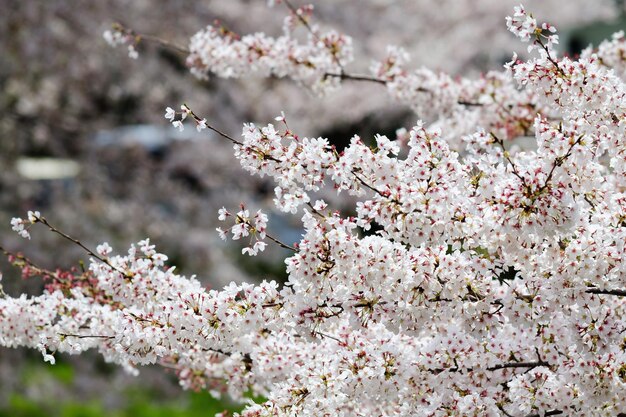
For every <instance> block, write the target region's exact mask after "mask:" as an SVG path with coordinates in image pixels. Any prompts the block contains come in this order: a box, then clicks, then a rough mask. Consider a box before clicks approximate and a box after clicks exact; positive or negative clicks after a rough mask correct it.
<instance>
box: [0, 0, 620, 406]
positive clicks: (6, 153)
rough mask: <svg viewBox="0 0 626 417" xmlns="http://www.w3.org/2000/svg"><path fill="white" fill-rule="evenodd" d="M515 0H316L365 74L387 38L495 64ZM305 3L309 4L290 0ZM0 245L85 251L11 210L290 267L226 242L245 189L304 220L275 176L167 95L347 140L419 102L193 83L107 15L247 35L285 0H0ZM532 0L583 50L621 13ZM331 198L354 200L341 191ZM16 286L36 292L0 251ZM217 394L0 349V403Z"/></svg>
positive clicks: (182, 256)
mask: <svg viewBox="0 0 626 417" xmlns="http://www.w3.org/2000/svg"><path fill="white" fill-rule="evenodd" d="M518 3H519V1H518V0H516V1H509V0H506V1H502V0H440V1H438V2H436V4H435V2H432V1H430V0H417V1H415V0H413V1H409V0H400V1H391V0H361V1H358V2H357V1H356V0H333V1H317V2H315V13H314V16H315V23H319V24H320V25H322V26H328V27H334V28H336V29H338V30H339V31H342V32H345V33H347V34H348V35H350V36H352V37H353V38H354V46H355V55H356V61H355V63H354V65H353V66H352V67H351V68H350V70H351V72H358V73H364V72H367V70H368V67H369V65H370V63H371V61H372V60H373V59H376V58H382V57H383V56H384V53H385V49H386V46H387V45H389V44H393V45H400V46H403V47H405V48H406V49H407V50H409V51H410V52H411V56H412V61H413V65H414V66H415V67H419V66H427V67H430V68H434V69H439V70H443V71H447V72H450V73H452V74H455V75H464V76H479V75H480V73H481V72H484V71H487V70H489V69H498V68H500V67H501V65H502V64H503V63H504V62H506V61H508V60H510V57H511V55H512V53H513V51H517V52H518V53H520V54H521V55H523V53H524V51H525V47H524V45H520V44H519V43H518V42H517V41H516V40H515V38H514V37H513V36H512V35H510V34H509V33H508V32H507V31H506V26H505V21H504V17H505V16H506V15H507V14H510V13H511V11H512V8H513V6H514V5H517V4H518ZM294 4H297V5H300V4H303V2H296V1H294ZM0 6H2V8H1V9H2V13H1V14H0V244H1V245H3V246H4V247H6V248H8V249H9V250H11V251H15V252H19V251H21V252H23V253H25V254H26V255H28V256H29V257H30V258H32V259H33V260H34V261H36V262H37V263H38V264H40V265H42V266H45V267H47V268H51V269H54V268H56V267H61V268H69V267H71V266H75V265H77V263H78V261H79V260H81V259H83V260H85V259H86V258H87V257H86V256H85V254H84V253H82V252H81V250H80V249H79V248H77V247H76V246H73V245H71V244H68V243H66V242H63V241H61V240H60V239H59V238H58V237H57V236H54V235H52V234H50V233H48V232H46V231H45V230H44V229H43V228H35V229H34V230H33V233H32V235H33V239H32V240H31V241H24V240H22V239H21V238H19V237H18V236H16V235H15V234H14V233H12V232H11V230H10V225H9V221H10V219H11V217H14V216H24V215H25V213H26V211H27V210H40V211H41V212H42V213H43V214H44V215H45V216H46V217H47V218H48V219H49V220H50V221H51V222H52V223H53V224H55V225H57V226H58V227H59V228H60V229H62V230H64V231H65V232H67V233H69V234H71V235H72V236H75V237H77V238H79V239H80V240H81V241H83V242H84V243H85V244H87V245H88V246H90V247H95V245H96V244H98V243H100V242H103V241H108V242H109V243H110V244H111V245H112V246H113V247H114V248H115V250H117V251H120V252H124V251H125V250H126V248H127V247H128V245H129V244H131V243H132V242H136V241H138V240H140V239H143V238H145V237H150V238H151V239H152V241H153V242H155V243H156V244H157V248H158V249H159V251H161V252H163V253H166V254H167V255H168V256H169V258H170V263H171V264H173V265H176V266H177V268H178V270H179V272H180V273H182V274H187V275H191V274H197V275H198V277H199V278H200V279H201V280H203V282H205V283H206V285H207V286H208V287H213V288H219V287H221V286H223V285H224V284H226V283H228V282H230V281H232V280H235V281H243V280H248V281H251V280H252V281H253V280H260V279H263V278H269V279H278V280H281V279H284V278H285V276H284V275H285V274H284V264H283V259H284V257H285V255H286V253H284V252H282V250H280V249H279V248H273V249H271V250H270V251H269V252H268V254H267V256H263V257H260V258H258V259H257V258H249V257H247V256H246V257H243V256H241V247H240V246H237V245H232V244H226V243H224V242H222V241H220V240H219V238H218V236H217V233H216V232H215V227H217V226H219V225H218V222H217V210H218V209H219V208H220V207H222V206H225V207H227V208H229V209H234V208H236V207H237V206H238V204H239V203H240V202H245V203H246V205H247V206H248V207H249V208H251V209H258V208H263V209H264V210H267V211H268V212H269V213H270V225H269V230H270V231H271V233H272V234H274V235H277V236H279V237H280V238H281V239H282V240H284V241H285V242H287V243H293V242H294V241H297V240H298V238H299V234H300V229H299V221H298V219H297V218H285V217H282V216H281V215H280V214H279V213H278V212H276V210H275V209H273V208H272V205H271V200H272V197H273V191H272V190H273V188H274V185H273V184H271V183H269V182H267V181H264V180H263V179H259V178H252V177H250V176H249V175H248V174H246V173H244V172H243V171H242V170H241V169H240V167H239V164H238V163H237V162H236V160H235V159H234V157H233V155H232V146H231V145H230V144H229V143H227V142H225V141H223V140H221V139H220V138H219V137H214V136H212V135H211V134H210V133H206V131H204V132H203V133H202V134H197V133H196V132H195V130H194V129H193V128H189V129H186V130H185V131H184V132H182V133H178V132H176V131H175V130H174V129H173V128H172V127H171V126H170V125H169V124H168V123H167V121H166V120H165V119H164V118H163V114H164V109H165V107H167V106H171V107H178V106H180V104H182V103H183V102H186V103H188V104H189V105H190V107H191V108H192V109H193V110H194V111H195V112H196V113H197V114H198V115H201V117H206V118H207V120H208V121H209V123H210V124H212V125H214V126H216V127H218V128H220V129H222V130H223V131H225V132H228V133H229V134H231V135H232V136H235V137H238V136H239V135H240V132H241V126H242V123H244V122H251V121H252V122H258V123H268V122H271V121H272V120H273V117H275V116H276V115H278V114H280V112H281V111H285V113H286V114H287V117H288V121H289V125H290V127H291V128H292V130H294V131H295V132H296V133H298V134H299V135H300V136H324V137H328V138H329V139H331V141H332V142H333V143H335V144H337V145H339V146H341V145H342V144H345V143H347V142H348V141H349V139H350V137H351V136H353V135H354V134H359V135H360V136H361V137H363V138H369V137H373V135H374V133H384V134H388V135H390V136H393V134H394V132H395V130H396V129H398V128H400V127H407V128H409V127H410V126H412V124H413V123H414V122H415V119H416V118H417V117H418V116H417V115H415V114H413V113H412V112H411V111H410V110H409V109H408V108H404V107H402V106H399V105H397V104H395V103H393V102H392V101H391V100H390V99H389V98H388V97H387V95H386V92H385V90H384V88H382V87H380V86H378V85H368V84H349V83H346V84H344V86H343V87H342V88H341V89H340V90H339V91H337V92H334V93H332V94H330V95H328V96H325V97H316V96H313V95H312V94H311V93H309V92H307V91H304V90H302V89H300V88H298V87H297V86H296V85H294V84H293V83H291V82H290V81H288V80H276V79H246V80H220V79H213V78H212V79H210V80H208V81H202V82H201V81H198V80H196V79H195V78H193V77H192V76H191V75H190V74H188V72H187V69H186V67H185V64H184V62H185V57H184V56H182V55H180V54H179V53H177V52H175V51H172V50H167V49H164V48H161V47H159V46H157V45H154V44H149V43H142V44H141V45H140V48H139V54H140V56H139V59H137V60H132V59H129V58H128V57H127V53H126V50H125V48H118V49H113V48H110V47H109V46H108V45H107V44H106V42H105V41H104V39H103V37H102V33H103V31H104V30H106V29H108V28H109V27H110V25H111V23H113V22H120V23H122V24H124V25H125V26H127V27H129V28H133V29H134V30H136V31H137V32H139V33H144V34H150V35H155V36H158V37H159V38H162V39H167V40H170V41H173V42H175V43H177V44H180V45H187V43H188V39H189V37H190V36H191V35H193V34H194V33H195V32H196V31H198V30H200V29H202V28H203V27H204V26H206V25H207V24H210V23H212V22H213V21H214V20H216V19H218V20H220V21H221V22H222V24H224V25H225V26H226V27H228V28H229V29H230V30H233V31H235V32H237V33H240V34H245V33H250V32H257V31H264V32H266V33H268V34H271V35H280V32H281V27H282V19H283V18H284V17H285V15H286V13H287V10H286V8H285V7H284V6H281V5H278V6H275V7H274V8H268V7H267V5H266V1H264V0H232V1H218V0H215V1H210V0H203V1H197V0H196V1H187V0H176V1H174V0H161V1H158V2H155V1H149V0H105V1H98V2H70V1H67V0H28V1H24V0H0ZM525 6H526V8H527V9H528V10H530V11H532V12H533V14H534V15H535V17H537V18H538V20H540V21H549V22H551V23H553V24H555V25H556V26H557V27H558V28H559V29H560V30H561V31H562V32H561V36H562V42H561V46H562V48H563V51H564V52H567V53H570V54H576V53H578V52H580V50H581V49H583V48H584V47H587V46H588V45H589V44H596V45H597V44H598V43H599V41H601V40H602V39H604V38H607V37H609V36H610V34H611V33H612V32H614V31H617V30H620V29H624V28H626V20H625V19H624V2H623V1H616V0H596V1H586V0H585V1H583V0H571V1H568V2H567V4H566V7H564V2H562V1H559V0H543V1H540V0H531V1H526V2H525ZM328 198H329V199H334V204H335V205H338V206H340V205H342V204H346V202H345V201H340V200H339V199H337V198H336V197H334V196H329V197H328ZM0 271H2V272H3V274H4V279H3V285H4V287H5V290H6V291H7V292H9V293H10V294H12V295H16V294H19V293H22V292H25V293H28V294H36V293H39V292H41V289H42V283H41V282H39V281H37V280H34V279H29V280H27V281H24V280H22V279H21V278H20V276H19V271H16V270H15V269H14V268H12V267H11V266H10V265H9V264H8V263H7V262H6V261H5V260H4V259H2V260H1V261H0ZM224 408H229V409H236V405H232V404H229V403H228V401H227V400H224V401H222V402H217V401H214V400H212V399H211V398H210V397H209V395H208V394H206V393H204V394H203V393H183V392H182V391H181V390H180V389H179V387H178V385H177V382H176V379H175V377H174V376H173V375H170V374H168V373H166V372H164V371H163V370H161V369H151V368H146V369H143V370H142V372H141V374H140V376H139V377H130V376H128V375H125V374H124V373H123V372H122V371H121V370H119V369H117V368H115V367H112V366H110V365H107V364H105V363H104V362H103V361H102V360H101V359H100V358H98V357H97V355H93V354H92V355H85V356H82V357H80V358H74V357H72V358H70V357H65V356H61V357H60V358H59V363H58V364H57V365H55V366H50V365H48V364H44V363H43V362H42V360H41V357H40V355H39V354H38V353H36V352H30V351H26V350H9V349H4V348H0V417H4V416H7V417H8V416H11V417H14V416H52V417H54V416H63V417H79V416H85V417H99V416H105V415H106V416H118V417H123V416H131V415H132V416H139V417H142V416H145V417H155V416H180V417H186V416H204V415H206V416H209V415H213V414H214V413H216V412H218V411H221V410H223V409H224Z"/></svg>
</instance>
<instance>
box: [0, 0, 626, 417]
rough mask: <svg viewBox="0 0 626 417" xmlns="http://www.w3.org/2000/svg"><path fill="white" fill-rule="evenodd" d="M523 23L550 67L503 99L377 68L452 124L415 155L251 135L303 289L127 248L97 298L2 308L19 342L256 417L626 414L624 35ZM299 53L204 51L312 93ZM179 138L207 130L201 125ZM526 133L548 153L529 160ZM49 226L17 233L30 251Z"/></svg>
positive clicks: (503, 82) (88, 283) (400, 61)
mask: <svg viewBox="0 0 626 417" xmlns="http://www.w3.org/2000/svg"><path fill="white" fill-rule="evenodd" d="M306 21H307V20H306V19H305V22H306ZM303 24H304V23H303ZM290 25H293V21H292V22H290ZM507 25H508V27H509V30H510V31H511V32H513V33H514V34H515V35H516V36H518V37H519V38H520V40H522V41H524V42H531V48H530V52H531V53H532V54H533V55H532V57H531V58H530V59H528V60H526V61H521V60H517V59H514V60H513V61H511V62H510V63H509V64H507V66H506V68H505V69H504V70H503V71H501V72H492V73H488V74H486V75H485V76H484V77H482V78H481V79H479V80H468V79H453V78H451V77H449V76H448V75H445V74H442V73H436V72H433V71H431V70H427V69H421V70H417V71H409V70H407V69H406V68H405V65H406V63H407V60H408V58H407V56H406V54H405V53H404V52H402V51H401V50H400V49H398V48H392V49H390V53H389V56H388V57H387V58H386V59H385V60H383V61H382V62H380V63H377V64H374V66H373V68H372V69H373V71H374V72H373V74H374V78H370V80H373V81H374V82H377V83H384V84H385V85H386V86H387V87H388V89H389V91H390V92H391V93H392V94H393V95H394V96H396V97H397V98H398V99H400V100H402V101H405V102H407V103H410V104H411V105H412V106H413V107H414V108H415V109H416V110H417V111H418V112H420V113H421V112H425V113H426V112H428V113H427V114H426V116H427V120H425V121H418V122H417V123H416V124H415V126H414V127H413V128H412V129H411V130H410V132H408V133H407V132H404V133H401V134H399V135H398V136H399V139H398V140H392V139H389V138H388V137H386V136H383V135H376V136H375V137H374V138H373V140H370V138H361V137H359V136H354V137H353V138H352V139H351V141H350V144H349V145H348V146H347V147H346V148H345V149H343V150H338V149H336V148H335V147H333V146H332V145H331V144H330V142H329V141H328V140H327V139H325V138H304V137H300V136H298V135H296V134H295V133H293V132H292V131H291V130H290V129H289V128H288V126H287V122H286V120H285V116H284V114H281V116H279V117H278V118H277V119H276V121H277V122H278V123H280V125H279V126H278V127H276V126H274V125H273V124H269V125H266V126H263V127H257V126H256V125H253V124H245V125H244V127H243V132H242V140H241V141H238V140H235V139H232V138H230V137H228V136H227V135H225V134H222V136H225V137H226V138H228V139H230V140H231V141H232V142H233V143H234V148H235V155H236V157H237V158H238V159H239V161H240V163H241V165H242V167H243V168H244V169H245V170H247V171H248V172H250V173H252V174H254V175H259V176H268V177H270V178H272V179H273V180H274V181H275V183H276V188H275V189H274V192H275V197H276V198H275V200H274V201H275V204H276V206H277V208H278V209H280V210H282V211H284V212H290V213H294V214H298V215H300V216H301V219H302V225H303V230H304V232H303V234H302V238H301V239H300V241H299V242H298V244H297V245H294V246H293V247H289V249H291V251H292V253H291V255H290V256H289V257H288V258H287V259H286V260H285V263H286V269H287V273H288V279H287V282H286V283H285V284H284V285H282V286H280V285H278V284H277V283H276V282H274V281H270V282H267V281H264V282H263V283H261V284H259V285H256V286H255V285H248V284H241V285H236V284H231V285H229V286H227V287H226V288H224V289H223V290H221V291H216V290H211V291H207V290H205V289H204V288H202V286H201V285H200V283H199V282H198V281H197V280H195V279H194V278H193V277H191V278H186V277H183V276H180V275H177V274H175V273H174V268H173V267H169V266H167V265H166V261H167V258H166V257H165V256H164V255H161V254H159V253H157V252H156V250H155V248H154V246H153V245H151V244H150V242H149V241H147V240H146V241H142V242H139V243H138V244H137V245H133V246H131V248H130V250H129V251H128V253H127V254H126V255H113V252H112V250H111V248H110V247H109V246H108V245H106V244H103V245H101V246H99V247H98V249H97V250H96V252H97V253H91V252H90V254H91V256H92V259H91V264H90V267H89V273H88V277H87V278H86V279H76V278H74V279H69V278H68V277H67V276H66V275H59V276H61V277H64V278H65V280H64V281H63V283H62V284H58V285H55V286H51V287H48V289H47V290H46V291H45V292H44V293H43V294H42V295H40V296H37V297H26V296H21V297H9V296H5V297H2V298H0V318H1V319H2V320H0V344H1V345H4V346H28V347H32V348H35V349H38V350H40V351H41V352H42V354H43V355H44V358H45V359H47V360H53V356H52V355H53V354H54V352H70V353H79V352H82V351H84V350H85V349H89V348H95V349H98V350H99V351H100V352H101V353H102V354H103V355H104V357H105V358H106V359H107V360H108V361H111V362H115V363H118V364H121V365H123V366H125V367H126V368H128V369H129V370H131V371H132V370H135V368H136V366H137V365H143V364H150V363H159V364H161V365H162V366H164V367H168V368H174V369H175V370H176V372H177V375H178V376H179V378H180V380H181V384H182V385H183V386H184V387H187V388H202V389H208V390H210V391H211V392H213V393H214V394H215V395H220V394H222V393H227V394H228V395H230V396H231V397H233V398H235V399H239V400H242V399H243V397H244V393H246V392H252V393H254V394H259V395H262V396H263V397H264V398H265V399H266V400H265V401H263V402H259V403H250V404H248V406H247V408H246V409H245V410H244V411H243V412H242V413H241V415H242V416H246V417H252V416H256V417H259V416H317V415H333V416H334V415H367V416H369V415H385V416H391V415H394V416H395V415H397V416H404V415H419V416H444V415H463V416H465V415H468V416H507V417H510V416H515V417H517V416H535V415H536V416H539V415H580V416H600V415H607V416H609V415H617V414H618V413H620V412H623V410H624V409H626V342H625V339H624V331H626V322H625V318H626V262H625V261H626V258H625V257H624V255H623V254H624V251H625V248H626V142H625V140H624V138H625V137H626V104H625V102H626V85H625V83H624V79H623V78H622V75H623V73H622V72H620V71H619V70H617V68H621V67H620V65H621V64H622V62H623V59H622V58H621V55H622V54H621V52H620V51H621V50H622V49H621V48H623V34H618V35H616V36H615V37H614V38H613V39H612V40H611V41H608V42H606V43H604V44H602V46H601V47H600V49H599V50H598V51H591V50H589V51H586V52H585V53H584V54H583V55H582V56H581V57H580V58H578V59H573V58H568V57H559V56H558V54H557V52H556V50H555V48H554V45H555V44H556V43H557V42H558V37H557V35H556V34H555V29H554V27H553V26H551V25H548V24H541V25H540V24H539V23H537V21H536V20H535V19H534V18H533V17H532V16H530V15H528V14H527V13H526V11H525V9H524V8H523V7H518V8H516V9H515V14H514V16H512V17H511V18H509V19H507ZM285 36H286V37H284V38H278V39H273V38H268V37H266V36H265V35H254V36H251V37H244V38H242V39H239V38H237V37H236V36H235V35H233V34H232V33H229V32H225V31H221V32H220V31H219V30H217V29H215V28H210V29H207V31H204V32H202V33H201V34H200V35H196V37H195V38H194V40H193V41H192V55H191V56H190V58H191V61H192V62H191V65H192V67H194V68H195V69H196V70H197V71H200V72H202V73H205V72H206V71H212V72H214V73H215V74H217V75H221V76H225V77H229V76H243V75H246V74H248V73H249V72H251V71H252V72H254V71H259V72H261V73H262V74H265V75H270V74H274V75H287V73H288V74H289V76H291V77H293V78H295V79H298V80H300V81H303V80H304V78H306V77H304V78H301V77H303V76H302V74H301V73H300V72H298V71H299V70H296V69H295V68H296V67H298V65H301V64H302V63H303V62H305V61H301V60H299V59H300V58H298V60H297V62H295V61H293V60H291V61H290V58H289V55H287V61H289V62H291V63H292V64H293V65H295V67H290V69H289V71H287V70H286V69H285V67H283V66H281V65H283V64H284V62H283V61H280V62H279V60H278V58H276V56H275V55H272V54H273V53H274V52H273V51H279V52H281V53H283V52H285V50H284V49H281V48H282V47H283V46H284V45H292V46H293V47H294V48H296V49H289V48H288V50H289V51H291V53H293V54H295V53H296V52H295V51H298V48H299V46H297V47H296V46H294V45H296V44H292V43H291V42H293V39H292V38H290V37H287V35H285ZM311 36H312V37H311V38H309V40H310V44H308V47H310V48H312V47H311V45H313V46H315V48H317V49H309V50H306V53H307V54H310V58H311V60H314V59H317V58H318V57H319V56H320V55H318V54H322V55H324V59H323V61H324V64H322V65H321V66H317V64H315V65H313V66H308V65H304V67H303V68H311V71H313V72H314V73H315V76H314V77H313V78H314V79H315V80H316V81H315V82H319V81H320V80H325V79H326V78H328V77H327V76H326V75H323V73H322V72H326V71H328V70H332V71H336V70H343V68H339V66H338V65H339V64H341V65H343V61H342V60H341V59H339V58H338V59H337V60H334V59H333V54H332V52H330V51H332V50H333V48H332V47H331V46H332V43H331V44H327V43H324V42H323V41H322V42H321V44H320V43H319V41H318V39H322V38H321V37H320V35H319V32H316V31H315V30H313V33H312V34H311ZM312 39H313V40H315V42H313V41H312ZM329 45H330V46H329ZM268 48H269V49H268ZM339 49H341V48H339ZM300 52H301V53H304V52H302V51H300ZM300 52H298V53H300ZM255 54H256V55H255ZM329 54H330V55H329ZM283 58H285V56H283V55H281V56H280V59H283ZM311 62H313V61H311ZM329 65H330V67H327V66H329ZM298 68H300V67H298ZM320 68H322V69H323V71H317V70H319V69H320ZM292 70H293V71H292ZM337 78H339V77H337ZM344 78H349V76H347V75H346V73H344ZM363 79H364V77H362V79H361V80H363ZM303 82H304V81H303ZM305 83H306V82H305ZM165 117H166V118H168V120H170V121H171V122H172V123H173V124H174V126H175V127H179V128H180V127H182V121H183V120H185V119H186V118H188V117H191V118H193V119H194V120H195V121H196V123H200V122H202V123H203V125H206V121H205V119H201V118H200V117H199V116H197V115H195V114H194V113H193V112H192V111H191V110H190V109H189V107H187V106H186V105H183V106H182V107H181V112H176V111H174V110H173V109H171V108H168V109H167V110H166V114H165ZM177 117H180V118H179V119H177ZM211 129H212V130H214V129H213V128H211ZM218 133H219V132H218ZM520 136H525V137H527V138H530V139H531V140H532V145H533V146H532V147H531V148H530V149H521V148H520V147H519V146H517V144H516V142H515V141H516V140H517V139H518V138H519V137H520ZM400 139H402V140H400ZM325 189H331V190H336V191H338V192H343V193H347V194H349V195H351V196H353V197H354V198H356V199H358V201H357V203H356V205H355V207H354V210H352V211H351V212H348V213H341V212H338V211H333V210H332V209H331V210H329V204H327V203H326V202H325V201H324V200H323V199H319V193H320V192H321V191H323V190H325ZM313 202H314V203H313ZM219 217H220V220H222V221H231V220H232V221H233V223H232V224H231V225H230V227H228V228H227V229H220V230H219V233H220V235H221V236H222V237H223V238H226V237H227V235H231V236H232V238H233V239H243V238H246V237H250V245H249V246H248V247H246V248H244V250H243V252H244V253H249V254H251V255H253V254H257V253H258V252H259V251H262V250H263V249H264V248H265V243H264V241H263V239H264V238H266V237H267V238H268V239H270V240H274V239H272V238H271V236H269V235H268V234H267V232H266V228H267V221H268V219H267V216H265V215H264V214H263V213H262V212H260V211H259V212H257V213H256V214H255V215H251V214H250V211H249V210H247V209H246V208H245V207H243V206H242V207H241V209H240V210H239V211H238V212H237V213H231V212H229V211H228V210H226V209H225V208H224V209H222V210H220V212H219ZM29 218H31V219H30V220H29V221H30V223H37V222H42V223H44V224H45V225H46V226H48V227H49V228H51V229H53V230H54V228H53V227H52V226H51V225H50V224H49V223H48V222H47V221H45V220H43V219H42V218H41V217H40V216H39V214H38V213H36V214H33V215H32V216H31V215H30V214H29ZM27 224H28V222H26V221H25V220H21V219H17V220H15V221H14V224H13V227H14V229H15V230H16V231H17V232H18V233H20V234H22V233H26V234H27V233H28V232H27V231H26V225H27ZM278 243H279V242H278ZM279 244H280V243H279ZM35 272H36V270H35ZM67 282H69V284H67ZM79 282H80V284H79Z"/></svg>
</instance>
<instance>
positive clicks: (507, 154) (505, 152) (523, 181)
mask: <svg viewBox="0 0 626 417" xmlns="http://www.w3.org/2000/svg"><path fill="white" fill-rule="evenodd" d="M489 136H491V137H492V138H493V140H494V142H495V143H497V144H498V145H500V147H501V148H502V154H503V156H504V159H506V161H507V162H508V163H509V165H511V168H512V169H513V175H515V176H516V177H517V178H519V180H520V181H521V182H522V184H523V185H524V187H527V185H526V179H525V178H524V177H523V176H522V175H521V174H520V173H519V171H518V170H517V166H516V165H515V163H513V160H512V159H511V155H509V151H507V150H506V148H505V147H504V141H503V140H502V139H500V138H499V137H498V136H496V135H495V134H494V133H493V132H489Z"/></svg>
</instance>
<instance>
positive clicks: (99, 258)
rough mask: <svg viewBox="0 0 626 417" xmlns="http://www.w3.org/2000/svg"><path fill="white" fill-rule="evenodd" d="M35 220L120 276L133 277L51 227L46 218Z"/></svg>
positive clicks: (76, 240)
mask: <svg viewBox="0 0 626 417" xmlns="http://www.w3.org/2000/svg"><path fill="white" fill-rule="evenodd" d="M35 219H36V221H37V222H39V223H41V224H43V225H45V226H46V227H48V229H50V231H52V232H54V233H56V234H57V235H59V236H61V237H63V238H64V239H66V240H69V241H70V242H72V243H74V244H76V245H78V246H80V247H81V248H82V249H83V250H84V251H85V252H87V253H88V254H89V255H90V256H92V257H93V258H95V259H97V260H98V261H100V262H102V263H103V264H105V265H107V266H108V267H109V268H111V269H114V270H116V271H117V272H119V273H120V274H122V275H124V276H125V277H127V278H130V277H131V275H130V274H129V273H128V272H127V271H124V270H122V269H121V268H119V267H117V266H115V265H113V264H112V263H111V262H110V261H109V260H108V259H107V258H103V257H102V256H100V255H98V254H97V253H95V252H94V251H92V250H91V249H89V248H88V247H87V246H85V245H84V244H83V243H82V242H81V241H80V240H78V239H75V238H73V237H71V236H70V235H68V234H66V233H64V232H62V231H61V230H59V229H57V228H56V227H54V226H53V225H51V224H50V223H49V222H48V220H46V218H45V217H41V216H39V217H37V216H35Z"/></svg>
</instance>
